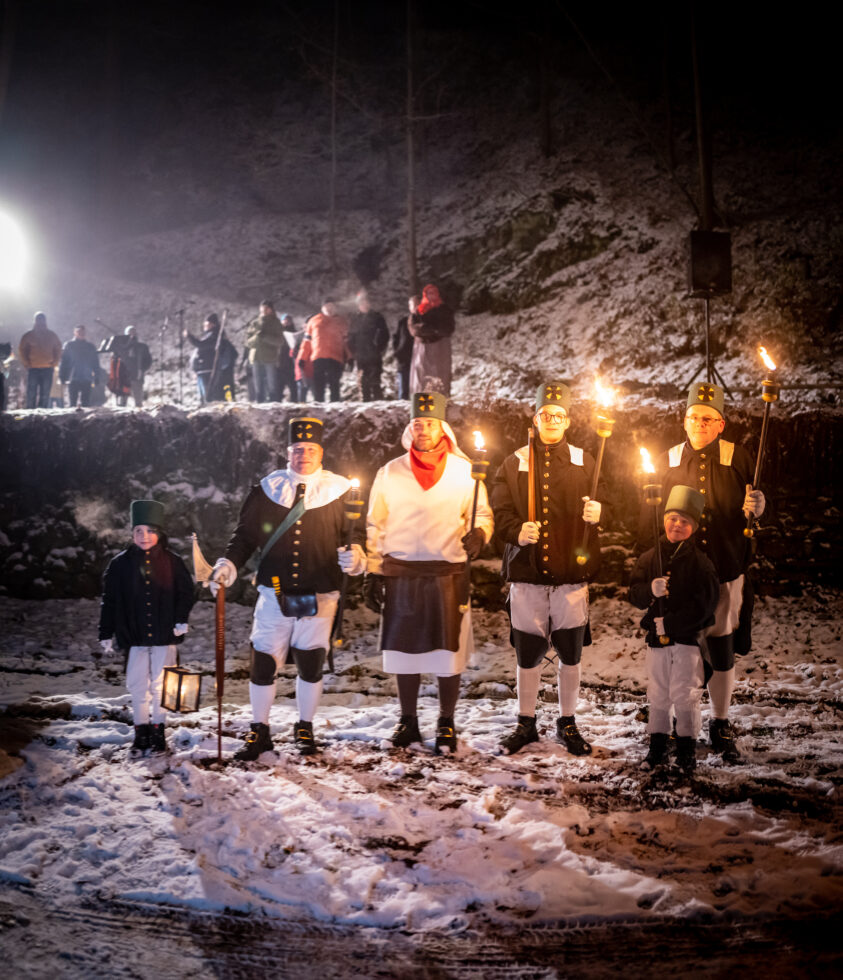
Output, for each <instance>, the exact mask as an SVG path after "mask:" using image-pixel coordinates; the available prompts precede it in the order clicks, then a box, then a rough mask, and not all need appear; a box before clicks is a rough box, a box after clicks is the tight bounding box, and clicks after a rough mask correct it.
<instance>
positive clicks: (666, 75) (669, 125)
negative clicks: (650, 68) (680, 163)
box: [662, 24, 676, 173]
mask: <svg viewBox="0 0 843 980" xmlns="http://www.w3.org/2000/svg"><path fill="white" fill-rule="evenodd" d="M662 94H663V96H664V114H665V121H664V128H665V134H664V135H665V144H666V154H665V155H666V158H667V165H668V168H669V169H670V172H671V173H673V172H674V171H675V170H676V150H675V148H674V146H673V109H672V106H671V93H670V37H669V34H668V29H667V24H665V25H664V30H663V33H662Z"/></svg>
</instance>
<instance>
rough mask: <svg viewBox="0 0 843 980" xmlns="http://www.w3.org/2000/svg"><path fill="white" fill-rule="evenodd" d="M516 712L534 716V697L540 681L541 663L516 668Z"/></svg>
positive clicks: (536, 694)
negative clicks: (534, 665) (535, 665)
mask: <svg viewBox="0 0 843 980" xmlns="http://www.w3.org/2000/svg"><path fill="white" fill-rule="evenodd" d="M517 678H518V714H519V715H528V716H529V717H531V718H532V717H535V714H536V699H537V698H538V696H539V687H540V686H541V682H542V665H541V664H539V665H538V667H519V668H518V674H517Z"/></svg>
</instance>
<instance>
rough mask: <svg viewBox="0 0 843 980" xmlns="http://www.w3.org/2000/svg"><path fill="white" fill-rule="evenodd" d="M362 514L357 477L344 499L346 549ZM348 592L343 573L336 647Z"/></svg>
mask: <svg viewBox="0 0 843 980" xmlns="http://www.w3.org/2000/svg"><path fill="white" fill-rule="evenodd" d="M362 514H363V497H362V495H361V493H360V481H359V480H358V479H357V477H356V476H355V477H352V479H351V489H350V490H349V491H348V495H347V496H346V498H345V519H346V521H347V522H348V537H347V538H346V547H347V548H349V549H350V548H351V545H352V538H353V536H354V527H355V525H356V524H357V522H358V521H359V520H360V517H361V515H362ZM347 590H348V575H347V574H346V573H345V572H343V576H342V585H341V587H340V600H339V603H338V604H337V616H336V619H335V621H334V622H335V625H334V634H333V641H334V643H335V644H336V645H337V646H338V647H341V646H342V645H343V643H344V642H345V637H344V636H343V621H342V620H343V613H344V611H345V594H346V592H347ZM328 666H329V667H330V669H331V670H332V671H333V669H334V658H333V654H332V652H331V651H329V653H328Z"/></svg>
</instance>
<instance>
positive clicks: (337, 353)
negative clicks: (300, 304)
mask: <svg viewBox="0 0 843 980" xmlns="http://www.w3.org/2000/svg"><path fill="white" fill-rule="evenodd" d="M349 357H350V351H349V349H348V320H346V318H345V317H344V316H340V315H339V314H338V312H337V307H336V304H335V303H334V302H333V300H330V299H326V300H325V302H324V303H323V304H322V309H321V311H320V312H319V313H317V314H316V316H312V317H311V318H310V319H309V320H308V321H307V336H306V337H305V339H304V343H302V345H301V349H300V350H299V356H298V360H299V361H302V362H306V361H312V363H313V397H314V399H315V400H316V401H318V402H323V401H325V389H326V388H330V391H331V401H332V402H338V401H339V400H340V378H341V377H342V369H343V365H344V364H345V362H346V361H347V360H348V359H349Z"/></svg>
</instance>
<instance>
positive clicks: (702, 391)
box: [697, 385, 714, 402]
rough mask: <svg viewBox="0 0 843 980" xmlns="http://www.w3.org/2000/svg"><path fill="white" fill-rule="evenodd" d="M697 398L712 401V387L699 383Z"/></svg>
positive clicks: (702, 400)
mask: <svg viewBox="0 0 843 980" xmlns="http://www.w3.org/2000/svg"><path fill="white" fill-rule="evenodd" d="M697 398H698V399H699V400H700V401H701V402H704V401H710V402H711V401H714V388H712V387H711V385H700V387H699V391H698V392H697Z"/></svg>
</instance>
